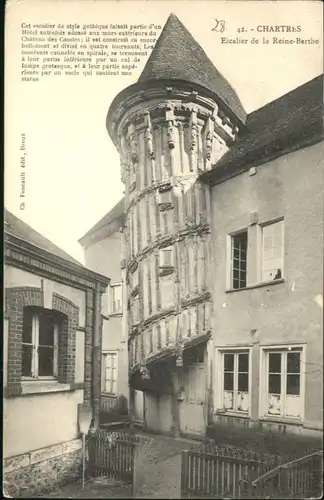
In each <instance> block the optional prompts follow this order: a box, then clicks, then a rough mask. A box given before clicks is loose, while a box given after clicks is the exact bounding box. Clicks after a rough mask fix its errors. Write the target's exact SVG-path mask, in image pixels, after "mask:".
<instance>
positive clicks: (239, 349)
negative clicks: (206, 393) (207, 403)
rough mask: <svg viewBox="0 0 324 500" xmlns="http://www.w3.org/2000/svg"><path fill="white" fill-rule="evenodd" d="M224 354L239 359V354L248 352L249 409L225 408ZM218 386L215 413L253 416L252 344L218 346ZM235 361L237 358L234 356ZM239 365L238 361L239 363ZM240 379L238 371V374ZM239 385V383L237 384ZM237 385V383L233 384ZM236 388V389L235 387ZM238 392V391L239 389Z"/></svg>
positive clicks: (245, 416) (215, 396) (215, 394)
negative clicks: (232, 355) (245, 410)
mask: <svg viewBox="0 0 324 500" xmlns="http://www.w3.org/2000/svg"><path fill="white" fill-rule="evenodd" d="M224 354H234V355H236V357H237V359H238V354H248V356H249V371H248V395H249V406H248V411H247V412H243V411H238V410H236V409H235V405H234V409H233V410H226V409H225V408H224ZM215 358H216V367H215V368H216V384H215V386H216V388H217V390H216V391H215V392H214V404H215V411H214V413H216V414H218V413H222V414H225V415H228V416H234V417H242V418H250V417H251V405H252V347H251V346H224V347H216V356H215ZM234 363H235V358H234ZM237 365H238V363H237ZM236 378H237V379H238V372H237V374H236ZM236 385H237V384H236ZM233 386H234V387H235V383H234V385H233ZM233 390H234V389H233ZM237 392H238V391H237Z"/></svg>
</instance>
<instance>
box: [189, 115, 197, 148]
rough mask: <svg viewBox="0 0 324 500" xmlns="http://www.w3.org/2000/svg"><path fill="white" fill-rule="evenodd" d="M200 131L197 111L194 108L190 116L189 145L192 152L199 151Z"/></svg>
mask: <svg viewBox="0 0 324 500" xmlns="http://www.w3.org/2000/svg"><path fill="white" fill-rule="evenodd" d="M198 133H199V129H198V124H197V111H196V110H192V112H191V116H190V145H189V149H190V152H191V153H195V152H196V151H197V144H198Z"/></svg>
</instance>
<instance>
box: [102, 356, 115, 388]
mask: <svg viewBox="0 0 324 500" xmlns="http://www.w3.org/2000/svg"><path fill="white" fill-rule="evenodd" d="M102 357H103V371H104V376H103V380H104V384H103V390H104V392H109V393H110V394H116V392H117V352H105V353H103V354H102Z"/></svg>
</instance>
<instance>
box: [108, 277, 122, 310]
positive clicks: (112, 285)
mask: <svg viewBox="0 0 324 500" xmlns="http://www.w3.org/2000/svg"><path fill="white" fill-rule="evenodd" d="M117 287H120V291H121V292H120V310H118V311H117V312H116V311H114V307H113V303H114V300H113V298H114V295H113V288H117ZM108 301H109V302H108V303H109V307H108V311H109V316H121V315H122V314H123V283H122V282H121V281H116V282H115V283H110V285H109V293H108Z"/></svg>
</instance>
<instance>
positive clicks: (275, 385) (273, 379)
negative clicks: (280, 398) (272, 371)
mask: <svg viewBox="0 0 324 500" xmlns="http://www.w3.org/2000/svg"><path fill="white" fill-rule="evenodd" d="M280 393H281V375H269V394H280Z"/></svg>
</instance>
